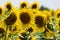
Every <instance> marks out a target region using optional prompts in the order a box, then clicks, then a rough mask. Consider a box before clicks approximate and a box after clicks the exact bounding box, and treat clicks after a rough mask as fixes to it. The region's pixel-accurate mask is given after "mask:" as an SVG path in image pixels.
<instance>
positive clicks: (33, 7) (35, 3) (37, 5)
mask: <svg viewBox="0 0 60 40" xmlns="http://www.w3.org/2000/svg"><path fill="white" fill-rule="evenodd" d="M30 8H31V9H36V10H39V8H40V5H39V3H38V2H34V3H33V4H31V5H30Z"/></svg>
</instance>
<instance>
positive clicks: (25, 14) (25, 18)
mask: <svg viewBox="0 0 60 40" xmlns="http://www.w3.org/2000/svg"><path fill="white" fill-rule="evenodd" d="M18 18H19V20H20V24H21V25H22V28H24V29H26V28H30V27H31V26H32V24H33V22H34V19H33V14H32V12H31V10H29V9H26V8H24V9H22V10H19V14H18Z"/></svg>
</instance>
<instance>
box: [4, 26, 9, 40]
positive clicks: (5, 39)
mask: <svg viewBox="0 0 60 40" xmlns="http://www.w3.org/2000/svg"><path fill="white" fill-rule="evenodd" d="M8 28H9V26H8V25H7V26H6V32H5V38H4V40H7V31H8Z"/></svg>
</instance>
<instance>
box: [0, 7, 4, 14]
mask: <svg viewBox="0 0 60 40" xmlns="http://www.w3.org/2000/svg"><path fill="white" fill-rule="evenodd" d="M4 11H5V9H4V8H2V7H1V6H0V15H3V14H4Z"/></svg>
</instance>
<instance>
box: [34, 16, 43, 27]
mask: <svg viewBox="0 0 60 40" xmlns="http://www.w3.org/2000/svg"><path fill="white" fill-rule="evenodd" d="M35 24H36V25H37V27H42V26H44V18H43V17H42V16H37V17H36V18H35Z"/></svg>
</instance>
